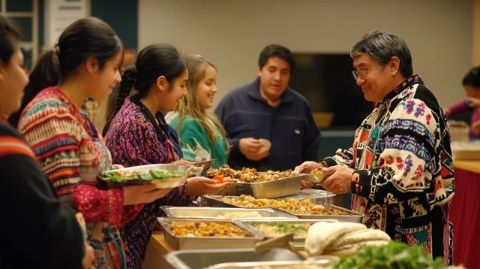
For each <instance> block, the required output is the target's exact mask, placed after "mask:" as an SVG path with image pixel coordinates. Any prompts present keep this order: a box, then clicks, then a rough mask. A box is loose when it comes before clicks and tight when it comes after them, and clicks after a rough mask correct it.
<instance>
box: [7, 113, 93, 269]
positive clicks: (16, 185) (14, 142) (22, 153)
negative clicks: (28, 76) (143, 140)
mask: <svg viewBox="0 0 480 269" xmlns="http://www.w3.org/2000/svg"><path fill="white" fill-rule="evenodd" d="M0 169H1V171H2V173H1V175H0V182H1V184H2V187H1V188H0V211H1V212H2V216H3V217H2V221H1V222H0V230H1V231H2V232H3V233H2V239H0V241H1V244H0V268H2V269H13V268H52V269H56V268H58V269H63V268H72V269H77V268H78V269H80V268H82V264H81V260H82V257H83V254H84V240H83V234H82V230H81V229H80V226H79V225H78V222H77V220H76V218H75V212H74V210H72V208H71V207H69V206H67V205H64V204H60V202H59V201H58V199H57V198H56V196H55V193H54V192H53V189H52V187H51V186H50V183H49V182H48V179H47V177H46V176H45V175H44V174H43V173H42V171H41V170H40V167H39V166H38V163H37V161H36V160H35V155H34V153H33V151H32V150H31V149H30V147H29V146H28V145H27V143H26V142H25V141H24V140H23V138H21V136H20V134H19V133H18V132H17V131H16V130H15V129H14V128H13V127H12V126H10V125H9V124H8V123H7V122H6V121H5V119H0Z"/></svg>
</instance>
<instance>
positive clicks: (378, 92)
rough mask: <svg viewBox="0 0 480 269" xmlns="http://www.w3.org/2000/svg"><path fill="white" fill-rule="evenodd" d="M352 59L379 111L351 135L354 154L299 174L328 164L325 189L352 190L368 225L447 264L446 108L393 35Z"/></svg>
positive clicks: (377, 36) (378, 38)
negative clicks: (415, 68)
mask: <svg viewBox="0 0 480 269" xmlns="http://www.w3.org/2000/svg"><path fill="white" fill-rule="evenodd" d="M350 55H351V57H352V59H353V67H354V68H355V70H354V71H353V74H354V77H355V80H356V83H357V85H358V86H359V87H360V88H361V89H362V92H363V95H364V98H365V100H367V101H370V102H374V103H376V106H375V108H374V109H373V111H372V112H371V113H370V115H368V116H367V117H366V118H365V119H364V121H363V122H362V123H361V125H360V127H358V129H357V130H356V132H355V137H354V141H353V144H352V148H351V149H349V150H339V151H338V152H337V154H336V155H335V156H333V157H328V158H325V159H324V160H322V161H321V162H319V163H315V162H306V163H304V164H302V165H300V166H299V167H297V168H296V171H298V172H309V171H311V170H312V169H313V168H319V167H328V168H325V169H323V171H324V173H326V174H327V175H329V176H328V177H327V178H326V179H325V180H324V181H323V182H322V186H323V187H324V188H325V189H326V190H327V191H331V192H334V193H345V192H349V191H351V192H352V193H353V198H352V209H353V210H354V211H356V212H359V213H362V214H364V217H363V223H364V224H365V225H367V226H368V227H371V228H376V229H382V230H383V231H385V232H387V233H388V234H389V235H390V237H391V238H392V239H394V240H397V241H403V242H406V243H407V244H409V245H420V246H421V247H422V248H423V249H424V250H425V251H426V252H427V253H429V254H430V255H432V256H433V257H438V256H443V257H444V258H445V261H446V263H447V261H448V263H451V257H452V252H451V251H452V249H451V247H452V238H451V235H452V232H453V231H452V229H453V227H452V224H451V223H450V222H448V203H449V202H450V200H451V199H452V197H453V194H454V184H453V176H454V170H453V162H452V159H451V156H452V152H451V149H450V135H449V132H448V129H447V126H446V120H445V118H444V114H443V111H442V109H441V108H440V105H439V104H438V102H437V100H436V98H435V96H434V95H433V93H432V92H431V91H430V90H429V89H428V88H427V87H426V86H425V85H424V83H423V81H422V79H421V78H420V76H418V75H414V74H413V67H412V58H411V55H410V50H409V49H408V47H407V44H406V43H405V42H404V41H403V39H401V38H400V37H399V36H398V35H396V34H392V33H387V32H379V31H374V32H372V33H369V34H367V35H365V36H363V37H362V38H361V39H360V40H359V41H358V42H357V43H356V44H355V45H354V46H353V48H352V51H351V52H350Z"/></svg>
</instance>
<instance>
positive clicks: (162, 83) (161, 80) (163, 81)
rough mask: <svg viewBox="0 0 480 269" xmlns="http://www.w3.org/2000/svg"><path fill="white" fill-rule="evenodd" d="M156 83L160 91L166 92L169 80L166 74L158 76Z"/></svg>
mask: <svg viewBox="0 0 480 269" xmlns="http://www.w3.org/2000/svg"><path fill="white" fill-rule="evenodd" d="M156 84H157V88H159V89H160V91H162V92H164V91H167V90H168V80H167V78H166V77H165V76H158V77H157V81H156Z"/></svg>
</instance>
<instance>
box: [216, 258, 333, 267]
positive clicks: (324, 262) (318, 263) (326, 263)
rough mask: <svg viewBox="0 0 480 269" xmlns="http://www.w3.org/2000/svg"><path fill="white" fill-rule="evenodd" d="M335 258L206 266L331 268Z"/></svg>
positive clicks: (228, 263)
mask: <svg viewBox="0 0 480 269" xmlns="http://www.w3.org/2000/svg"><path fill="white" fill-rule="evenodd" d="M336 260H337V258H334V257H330V258H324V259H318V260H315V261H311V260H306V261H262V262H226V263H220V264H216V265H212V266H209V267H207V268H208V269H332V268H333V264H334V263H335V261H336Z"/></svg>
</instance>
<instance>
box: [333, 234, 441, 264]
mask: <svg viewBox="0 0 480 269" xmlns="http://www.w3.org/2000/svg"><path fill="white" fill-rule="evenodd" d="M333 268H335V269H360V268H361V269H363V268H370V269H390V268H399V269H400V268H404V269H415V268H424V269H437V268H438V269H440V268H442V269H443V268H445V266H444V265H443V259H442V258H440V257H438V258H436V259H435V260H432V258H431V257H430V256H428V255H427V254H426V253H425V252H424V251H423V250H422V249H421V248H420V247H419V246H416V247H410V246H408V245H407V244H405V243H402V242H397V241H390V242H389V243H388V245H386V246H368V247H364V248H362V249H360V251H359V252H358V255H355V256H351V257H348V258H341V259H340V260H339V261H337V262H336V263H335V265H334V267H333Z"/></svg>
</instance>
